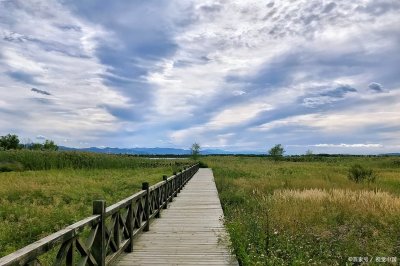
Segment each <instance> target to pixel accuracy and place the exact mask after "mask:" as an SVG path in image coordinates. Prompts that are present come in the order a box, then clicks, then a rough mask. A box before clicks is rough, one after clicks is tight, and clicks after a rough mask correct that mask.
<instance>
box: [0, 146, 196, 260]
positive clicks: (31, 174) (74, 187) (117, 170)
mask: <svg viewBox="0 0 400 266" xmlns="http://www.w3.org/2000/svg"><path fill="white" fill-rule="evenodd" d="M19 152H21V153H20V154H19ZM27 154H31V155H34V156H32V157H29V156H27ZM66 154H67V155H68V156H69V158H70V159H69V161H68V160H67V161H66V163H65V164H64V165H63V167H66V168H64V169H62V167H61V166H60V165H58V164H57V163H55V162H57V161H58V160H59V158H62V157H63V156H66ZM6 155H7V156H6ZM6 155H5V153H0V158H3V159H4V158H5V157H7V158H8V161H17V162H18V163H21V164H23V165H24V166H25V167H26V165H29V168H47V166H46V167H44V165H46V162H48V165H50V167H49V168H50V170H35V171H32V170H28V171H26V168H25V171H18V172H17V171H12V172H0V257H2V256H4V255H7V254H9V253H11V252H14V251H15V250H17V249H19V248H22V247H24V246H26V245H28V244H30V243H32V242H34V241H36V240H38V239H40V238H42V237H45V236H47V235H49V234H51V233H54V232H56V231H58V230H60V229H62V228H64V227H66V226H68V225H70V224H72V223H74V222H76V221H78V220H80V219H82V218H84V217H87V216H90V215H91V214H92V201H93V200H96V199H105V200H106V201H107V205H111V204H113V203H115V202H117V201H119V200H122V199H124V198H126V197H128V196H130V195H132V194H134V193H135V192H137V191H139V190H140V189H141V184H142V182H145V181H146V182H149V183H150V184H154V183H157V182H159V181H161V180H162V175H163V174H166V175H172V173H173V171H177V170H178V169H179V168H180V167H181V166H183V164H188V163H191V161H189V160H178V161H176V162H177V164H175V161H171V160H149V159H145V158H135V157H131V156H117V155H104V154H100V155H98V154H90V153H63V152H58V153H57V152H52V153H48V152H33V153H31V152H30V151H13V152H10V153H8V154H6ZM74 156H75V157H74ZM33 157H35V158H33ZM10 158H12V160H10ZM38 158H39V159H38ZM119 160H121V161H119ZM71 162H75V164H73V163H71ZM86 162H91V163H90V164H86ZM32 163H38V165H35V164H32ZM42 163H43V164H42ZM113 163H115V164H116V165H114V164H113ZM95 167H98V169H96V168H95ZM107 167H109V168H107ZM60 168H61V169H60Z"/></svg>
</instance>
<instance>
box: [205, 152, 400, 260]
mask: <svg viewBox="0 0 400 266" xmlns="http://www.w3.org/2000/svg"><path fill="white" fill-rule="evenodd" d="M333 159H334V161H319V160H315V161H311V162H288V161H286V162H273V161H271V160H268V159H266V158H246V157H207V158H205V159H203V160H204V161H205V163H207V164H208V165H209V166H210V167H212V168H213V170H214V175H215V177H216V183H217V187H218V191H219V195H220V199H221V202H222V205H223V209H224V214H225V224H226V226H227V229H228V231H229V233H230V236H231V240H232V243H233V246H232V247H233V249H234V250H235V252H236V255H237V257H238V259H239V261H240V263H241V264H242V265H344V264H345V263H346V262H348V258H349V257H355V256H357V257H365V256H368V257H369V258H371V259H372V260H374V258H376V257H380V256H381V257H383V256H385V257H389V256H390V257H396V256H397V258H398V259H399V258H400V197H399V196H400V186H399V185H398V184H399V181H400V167H399V166H398V165H397V164H396V163H394V162H395V161H396V160H397V159H396V158H362V157H354V158H353V157H345V158H343V157H342V158H341V157H337V158H333ZM355 163H357V164H360V165H363V166H366V167H368V168H372V169H373V170H374V172H375V173H376V174H377V176H378V178H377V180H376V182H375V183H354V182H352V181H350V180H348V177H347V174H348V169H349V167H351V165H353V164H355ZM372 265H373V264H372Z"/></svg>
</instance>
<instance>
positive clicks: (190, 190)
mask: <svg viewBox="0 0 400 266" xmlns="http://www.w3.org/2000/svg"><path fill="white" fill-rule="evenodd" d="M222 218H223V213H222V208H221V203H220V201H219V198H218V192H217V188H216V186H215V182H214V176H213V173H212V171H211V169H204V168H203V169H199V171H198V172H197V173H196V174H195V175H194V176H193V178H192V179H191V180H190V181H189V182H188V183H187V185H186V186H185V187H184V189H183V190H182V191H181V193H179V194H178V197H176V198H174V201H173V202H172V203H170V205H169V206H168V209H166V210H164V211H163V212H162V213H161V218H160V219H156V220H154V222H152V224H151V226H150V231H148V232H145V233H143V234H142V235H140V236H139V237H138V238H137V239H136V240H135V242H134V244H133V249H134V251H133V252H132V253H125V254H122V255H121V256H120V258H119V261H117V263H116V265H238V262H237V260H236V258H235V257H234V256H232V255H231V254H230V252H229V250H228V237H227V233H226V231H225V228H224V226H223V223H222V220H221V219H222Z"/></svg>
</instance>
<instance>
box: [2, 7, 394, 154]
mask: <svg viewBox="0 0 400 266" xmlns="http://www.w3.org/2000/svg"><path fill="white" fill-rule="evenodd" d="M399 13H400V1H398V0H353V1H347V0H338V1H330V0H329V1H324V0H319V1H316V0H287V1H282V0H280V1H276V0H275V1H274V0H267V1H263V0H247V1H243V0H237V1H234V0H201V1H200V0H180V1H176V0H169V1H167V0H157V1H154V0H147V1H138V0H118V1H95V0H75V1H74V0H70V1H67V0H62V1H61V0H60V1H57V0H53V1H51V0H29V1H22V0H21V1H19V0H0V135H5V134H8V133H12V134H17V135H19V136H20V139H21V140H22V142H29V141H34V142H41V141H43V140H44V139H52V140H54V141H55V142H56V143H57V144H59V145H63V146H69V147H91V146H97V147H106V146H108V147H121V148H129V147H173V148H188V147H190V146H191V144H192V143H194V142H197V143H199V144H200V145H201V147H202V148H203V149H208V148H218V149H223V150H228V151H258V152H259V151H267V150H268V149H269V148H270V147H272V146H273V145H275V144H278V143H280V144H282V145H283V146H284V147H285V150H286V152H287V153H288V154H304V153H305V152H306V151H307V150H311V151H313V152H314V153H346V154H347V153H352V154H380V153H387V152H400V138H399V136H400V16H399Z"/></svg>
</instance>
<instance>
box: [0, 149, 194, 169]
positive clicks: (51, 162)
mask: <svg viewBox="0 0 400 266" xmlns="http://www.w3.org/2000/svg"><path fill="white" fill-rule="evenodd" d="M0 163H3V164H4V163H20V164H22V166H23V169H24V170H50V169H64V168H71V169H117V168H131V169H132V168H136V167H157V166H160V165H164V166H170V165H176V166H178V167H183V166H186V165H188V163H189V162H188V161H187V160H181V161H172V160H166V159H160V160H157V161H156V160H149V159H146V158H140V157H136V156H134V155H121V154H100V153H91V152H80V151H79V152H78V151H32V150H8V151H0Z"/></svg>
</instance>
